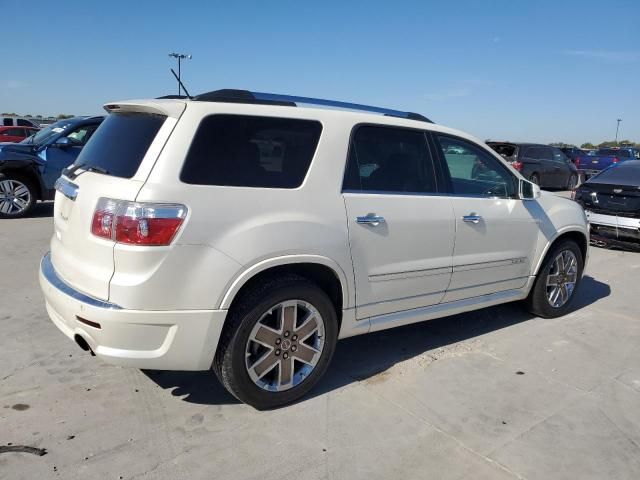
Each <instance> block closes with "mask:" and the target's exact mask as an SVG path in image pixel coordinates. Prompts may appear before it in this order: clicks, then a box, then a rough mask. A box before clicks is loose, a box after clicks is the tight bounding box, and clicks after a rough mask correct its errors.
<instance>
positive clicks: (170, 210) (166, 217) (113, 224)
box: [91, 198, 187, 246]
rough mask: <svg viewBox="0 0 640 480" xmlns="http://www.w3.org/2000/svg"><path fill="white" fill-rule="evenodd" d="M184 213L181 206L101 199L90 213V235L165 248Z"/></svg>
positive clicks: (185, 212)
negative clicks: (92, 212) (91, 217)
mask: <svg viewBox="0 0 640 480" xmlns="http://www.w3.org/2000/svg"><path fill="white" fill-rule="evenodd" d="M186 214H187V208H186V207H185V206H184V205H178V204H158V203H136V202H127V201H121V200H111V199H108V198H101V199H100V200H99V201H98V205H97V207H96V210H95V212H94V214H93V221H92V222H91V233H93V234H94V235H95V236H97V237H101V238H107V239H110V240H114V241H116V242H118V243H125V244H128V245H147V246H162V245H169V244H170V243H171V241H172V240H173V238H174V237H175V235H176V233H177V232H178V230H179V229H180V226H181V225H182V222H183V221H184V218H185V216H186Z"/></svg>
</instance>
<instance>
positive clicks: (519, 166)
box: [511, 160, 522, 171]
mask: <svg viewBox="0 0 640 480" xmlns="http://www.w3.org/2000/svg"><path fill="white" fill-rule="evenodd" d="M511 166H512V167H513V168H515V169H516V170H518V171H520V170H522V162H519V161H517V160H516V161H515V162H512V163H511Z"/></svg>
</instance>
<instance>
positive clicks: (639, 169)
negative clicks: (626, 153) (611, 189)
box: [585, 160, 640, 188]
mask: <svg viewBox="0 0 640 480" xmlns="http://www.w3.org/2000/svg"><path fill="white" fill-rule="evenodd" d="M589 183H605V184H610V185H629V186H636V187H638V188H640V160H627V161H626V162H620V163H616V164H614V165H612V166H611V167H609V168H607V169H605V170H603V171H602V172H600V173H599V174H598V175H596V176H594V177H591V178H590V179H589V180H587V181H586V182H585V184H589Z"/></svg>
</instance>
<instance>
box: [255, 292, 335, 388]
mask: <svg viewBox="0 0 640 480" xmlns="http://www.w3.org/2000/svg"><path fill="white" fill-rule="evenodd" d="M324 341H325V332H324V321H323V319H322V317H321V316H320V313H319V312H318V310H317V309H316V308H315V307H314V306H313V305H311V304H310V303H307V302H304V301H302V300H289V301H286V302H281V303H278V304H277V305H275V306H273V307H272V308H270V309H269V310H268V311H267V312H265V313H264V314H263V315H262V316H261V317H260V319H259V320H258V321H257V322H256V324H255V325H254V327H253V329H252V330H251V333H250V335H249V339H248V340H247V345H246V349H245V365H246V368H247V372H248V373H249V377H250V378H251V380H253V382H254V383H255V384H256V385H257V386H259V387H260V388H262V389H264V390H268V391H271V392H282V391H285V390H289V389H290V388H293V387H295V386H297V385H299V384H300V383H301V382H302V381H304V379H305V378H307V377H308V376H309V375H310V374H311V372H312V371H313V369H314V368H315V367H316V365H317V364H318V361H319V360H320V356H321V355H322V349H323V348H324Z"/></svg>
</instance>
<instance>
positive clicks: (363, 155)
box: [343, 126, 436, 193]
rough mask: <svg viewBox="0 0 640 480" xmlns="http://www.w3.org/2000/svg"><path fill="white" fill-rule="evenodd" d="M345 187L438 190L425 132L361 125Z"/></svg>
mask: <svg viewBox="0 0 640 480" xmlns="http://www.w3.org/2000/svg"><path fill="white" fill-rule="evenodd" d="M343 189H344V190H354V191H362V192H396V193H401V192H404V193H430V192H435V191H436V184H435V176H434V169H433V161H432V159H431V155H430V154H429V150H428V147H427V142H426V137H425V134H424V132H421V131H417V130H407V129H402V128H393V127H383V126H362V127H357V130H356V132H355V135H353V138H352V142H351V148H350V149H349V158H348V160H347V169H346V172H345V179H344V184H343Z"/></svg>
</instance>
